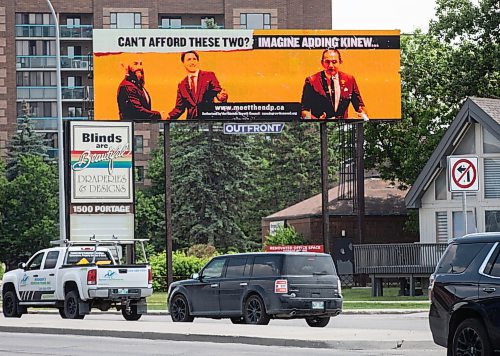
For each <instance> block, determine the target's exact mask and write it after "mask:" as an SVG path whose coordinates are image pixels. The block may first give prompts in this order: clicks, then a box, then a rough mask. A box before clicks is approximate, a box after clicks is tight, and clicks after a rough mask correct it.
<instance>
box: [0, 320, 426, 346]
mask: <svg viewBox="0 0 500 356" xmlns="http://www.w3.org/2000/svg"><path fill="white" fill-rule="evenodd" d="M0 332H11V333H28V334H47V335H79V336H100V337H114V338H127V339H129V338H130V339H148V340H168V341H189V342H215V343H221V344H233V343H237V344H245V345H260V346H284V347H301V348H313V349H338V350H391V349H394V350H395V349H401V350H406V349H424V348H428V347H429V342H427V341H404V340H394V341H364V340H353V341H321V340H297V339H277V338H268V337H249V336H230V335H205V334H176V333H159V332H140V331H119V330H95V329H92V330H89V329H68V328H37V327H17V326H16V327H12V326H0Z"/></svg>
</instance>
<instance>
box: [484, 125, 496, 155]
mask: <svg viewBox="0 0 500 356" xmlns="http://www.w3.org/2000/svg"><path fill="white" fill-rule="evenodd" d="M483 151H484V153H500V141H499V140H498V139H497V138H496V137H495V136H493V135H492V134H491V132H489V131H488V130H486V128H484V127H483Z"/></svg>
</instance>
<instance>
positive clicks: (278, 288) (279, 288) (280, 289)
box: [274, 279, 288, 293]
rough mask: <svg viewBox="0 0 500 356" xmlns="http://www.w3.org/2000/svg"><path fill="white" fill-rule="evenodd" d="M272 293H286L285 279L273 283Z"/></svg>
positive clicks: (286, 284)
mask: <svg viewBox="0 0 500 356" xmlns="http://www.w3.org/2000/svg"><path fill="white" fill-rule="evenodd" d="M274 293H288V281H287V280H286V279H277V280H276V281H275V282H274Z"/></svg>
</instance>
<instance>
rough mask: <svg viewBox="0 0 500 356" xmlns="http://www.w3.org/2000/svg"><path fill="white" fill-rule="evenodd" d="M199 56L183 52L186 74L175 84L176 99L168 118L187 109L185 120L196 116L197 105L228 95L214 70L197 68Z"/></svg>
mask: <svg viewBox="0 0 500 356" xmlns="http://www.w3.org/2000/svg"><path fill="white" fill-rule="evenodd" d="M199 60H200V57H199V55H198V53H197V52H195V51H188V52H184V53H182V55H181V62H182V63H183V64H184V68H186V72H187V76H186V77H185V78H184V79H183V80H182V81H181V82H180V83H179V85H178V86H177V99H176V101H175V107H174V109H173V110H172V111H171V112H170V113H169V114H168V119H170V120H176V119H178V118H179V117H180V116H181V115H182V113H184V111H186V110H187V116H186V119H187V120H193V119H196V118H197V117H198V105H200V104H207V105H210V104H213V103H215V102H219V103H221V102H226V101H227V98H228V95H227V93H226V91H225V90H224V89H222V88H221V86H220V84H219V81H218V80H217V77H216V76H215V73H214V72H207V71H203V70H200V69H199V68H198V65H199Z"/></svg>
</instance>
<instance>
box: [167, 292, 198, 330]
mask: <svg viewBox="0 0 500 356" xmlns="http://www.w3.org/2000/svg"><path fill="white" fill-rule="evenodd" d="M170 317H171V318H172V321H173V322H182V323H190V322H192V321H193V320H194V317H192V316H191V315H189V305H188V302H187V300H186V298H185V297H184V296H183V295H182V294H177V295H175V296H174V297H173V298H172V302H171V303H170Z"/></svg>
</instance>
